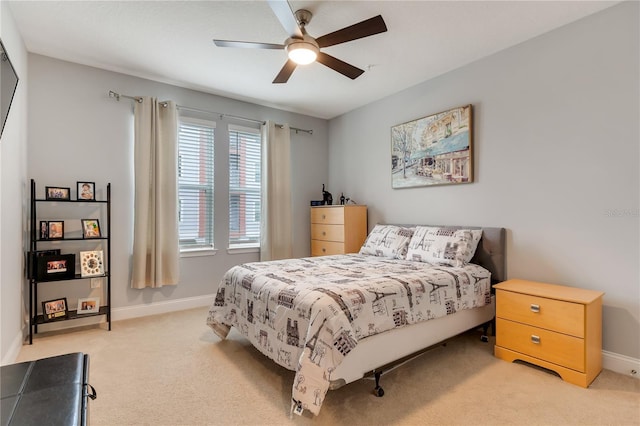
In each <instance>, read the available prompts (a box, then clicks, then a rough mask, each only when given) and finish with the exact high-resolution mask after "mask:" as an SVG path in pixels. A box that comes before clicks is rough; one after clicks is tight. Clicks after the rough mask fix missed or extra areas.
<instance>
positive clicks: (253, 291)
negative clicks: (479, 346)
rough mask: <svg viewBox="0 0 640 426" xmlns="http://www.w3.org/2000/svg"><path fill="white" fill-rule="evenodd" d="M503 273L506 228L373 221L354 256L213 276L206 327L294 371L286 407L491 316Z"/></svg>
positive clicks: (314, 402) (317, 398)
mask: <svg viewBox="0 0 640 426" xmlns="http://www.w3.org/2000/svg"><path fill="white" fill-rule="evenodd" d="M504 278H505V230H504V228H489V227H485V228H479V227H467V226H464V227H463V226H446V227H443V226H426V225H424V226H401V225H376V226H375V227H374V229H373V230H372V231H371V233H370V234H369V236H368V237H367V240H366V241H365V243H364V245H363V246H362V249H361V250H360V253H355V254H346V255H333V256H320V257H310V258H302V259H287V260H279V261H269V262H254V263H247V264H243V265H238V266H235V267H233V268H231V269H230V270H229V271H227V273H226V274H225V276H224V278H223V279H222V280H221V282H220V283H219V286H218V289H217V292H216V297H215V301H214V303H213V304H212V306H211V308H210V309H209V313H208V316H207V324H208V325H209V326H210V327H211V328H212V329H213V331H214V332H215V333H216V334H217V335H218V336H219V337H220V338H222V339H224V338H225V337H226V336H227V334H228V333H229V331H230V329H231V327H235V328H236V329H237V330H238V331H239V332H240V333H241V334H242V335H243V336H245V337H246V338H247V339H248V340H249V341H251V343H252V344H253V345H254V346H255V347H256V348H257V349H258V350H259V351H260V352H262V353H263V354H265V355H266V356H268V357H269V358H271V359H272V360H273V361H275V362H276V363H277V364H279V365H281V366H282V367H285V368H287V369H289V370H293V371H295V372H296V376H295V378H294V383H293V384H292V405H291V407H292V408H291V409H292V412H295V413H298V414H301V413H302V412H304V410H309V411H310V412H311V413H313V414H315V415H317V414H318V413H319V411H320V408H321V406H322V401H323V400H324V397H325V394H326V392H327V391H328V390H330V389H336V388H338V387H340V386H343V385H345V384H348V383H351V382H353V381H355V380H359V379H361V378H363V377H365V376H367V375H369V374H374V375H375V378H376V391H377V393H378V395H379V396H381V395H382V388H380V386H379V378H380V374H381V373H382V372H383V371H385V370H386V369H387V368H389V367H390V366H393V365H394V364H397V363H398V362H402V361H404V360H406V359H409V358H410V357H412V356H413V355H415V354H417V353H420V351H423V350H424V349H425V348H428V347H431V346H433V345H435V344H438V343H439V342H442V341H444V340H446V339H448V338H451V337H453V336H455V335H457V334H460V333H462V332H464V331H467V330H469V329H472V328H476V327H479V326H481V325H485V327H486V325H487V324H488V323H489V322H491V321H492V320H493V318H494V314H495V305H494V297H493V295H492V291H491V288H492V284H493V283H496V282H500V281H503V280H504Z"/></svg>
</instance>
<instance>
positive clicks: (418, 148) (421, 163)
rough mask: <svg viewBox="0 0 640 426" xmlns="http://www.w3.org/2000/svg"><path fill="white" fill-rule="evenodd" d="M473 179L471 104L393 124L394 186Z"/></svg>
mask: <svg viewBox="0 0 640 426" xmlns="http://www.w3.org/2000/svg"><path fill="white" fill-rule="evenodd" d="M471 182H473V117H472V106H471V105H465V106H461V107H457V108H452V109H449V110H446V111H442V112H439V113H436V114H432V115H428V116H426V117H423V118H419V119H417V120H413V121H409V122H406V123H402V124H398V125H396V126H393V127H391V186H392V188H393V189H399V188H412V187H417V186H433V185H452V184H460V183H471Z"/></svg>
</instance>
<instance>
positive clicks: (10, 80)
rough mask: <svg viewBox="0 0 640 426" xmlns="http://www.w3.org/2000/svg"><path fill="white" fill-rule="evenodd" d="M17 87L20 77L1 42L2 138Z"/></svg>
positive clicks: (0, 41) (0, 131)
mask: <svg viewBox="0 0 640 426" xmlns="http://www.w3.org/2000/svg"><path fill="white" fill-rule="evenodd" d="M17 87H18V75H17V74H16V70H15V69H14V68H13V65H12V64H11V60H9V55H7V51H6V50H5V48H4V44H2V40H0V113H1V117H0V119H1V120H2V130H0V137H2V132H4V124H5V122H6V121H7V116H8V115H9V108H11V101H13V95H14V93H16V88H17Z"/></svg>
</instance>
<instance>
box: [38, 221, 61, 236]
mask: <svg viewBox="0 0 640 426" xmlns="http://www.w3.org/2000/svg"><path fill="white" fill-rule="evenodd" d="M40 226H42V222H40ZM63 238H64V221H62V220H50V221H48V222H47V238H46V239H47V240H61V239H63Z"/></svg>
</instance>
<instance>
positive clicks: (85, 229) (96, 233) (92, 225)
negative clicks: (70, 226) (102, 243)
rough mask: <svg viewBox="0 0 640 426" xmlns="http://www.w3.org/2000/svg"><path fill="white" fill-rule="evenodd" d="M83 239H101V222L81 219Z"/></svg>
mask: <svg viewBox="0 0 640 426" xmlns="http://www.w3.org/2000/svg"><path fill="white" fill-rule="evenodd" d="M81 221H82V238H100V237H101V236H102V234H101V233H100V222H99V221H98V219H81Z"/></svg>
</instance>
